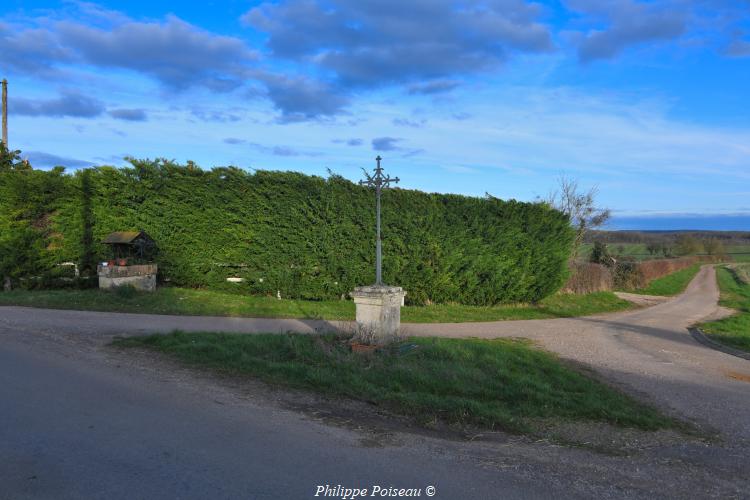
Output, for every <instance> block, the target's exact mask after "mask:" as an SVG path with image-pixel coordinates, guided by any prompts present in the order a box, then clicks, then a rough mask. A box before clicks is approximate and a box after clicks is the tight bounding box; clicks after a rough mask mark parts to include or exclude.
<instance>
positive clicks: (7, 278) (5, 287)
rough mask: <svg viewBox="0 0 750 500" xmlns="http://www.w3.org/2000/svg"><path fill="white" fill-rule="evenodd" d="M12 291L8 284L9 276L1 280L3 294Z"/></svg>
mask: <svg viewBox="0 0 750 500" xmlns="http://www.w3.org/2000/svg"><path fill="white" fill-rule="evenodd" d="M12 289H13V287H12V286H11V284H10V276H6V277H5V279H4V280H3V291H4V292H10V291H11V290H12Z"/></svg>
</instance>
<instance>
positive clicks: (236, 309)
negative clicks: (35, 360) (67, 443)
mask: <svg viewBox="0 0 750 500" xmlns="http://www.w3.org/2000/svg"><path fill="white" fill-rule="evenodd" d="M0 305H15V306H26V307H42V308H49V309H77V310H88V311H106V312H127V313H142V314H175V315H190V316H230V317H257V318H304V319H325V320H346V321H349V320H353V319H354V303H353V302H351V301H348V300H334V301H310V300H293V299H282V300H278V299H276V298H275V297H258V296H248V295H240V294H236V293H229V292H220V291H213V290H197V289H189V288H172V287H163V288H159V289H157V290H156V291H155V292H153V293H140V292H134V291H132V289H127V288H123V289H119V290H118V291H101V290H38V291H25V290H14V291H12V292H7V293H0ZM630 307H632V305H631V304H630V303H629V302H627V301H624V300H621V299H619V298H618V297H617V296H615V295H614V294H613V293H611V292H598V293H592V294H589V295H573V294H555V295H552V296H550V297H547V298H546V299H544V300H542V301H540V302H539V303H538V304H535V305H532V304H511V305H498V306H490V307H479V306H465V305H460V304H441V305H431V306H406V307H404V308H402V310H401V320H402V321H403V322H406V323H461V322H469V321H500V320H521V319H548V318H561V317H571V316H584V315H590V314H597V313H604V312H614V311H622V310H625V309H628V308H630Z"/></svg>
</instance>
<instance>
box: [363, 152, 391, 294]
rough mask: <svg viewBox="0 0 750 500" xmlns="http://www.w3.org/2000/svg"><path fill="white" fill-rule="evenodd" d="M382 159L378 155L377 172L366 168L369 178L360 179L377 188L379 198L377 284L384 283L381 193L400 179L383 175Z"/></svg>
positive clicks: (377, 204)
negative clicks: (370, 171)
mask: <svg viewBox="0 0 750 500" xmlns="http://www.w3.org/2000/svg"><path fill="white" fill-rule="evenodd" d="M380 160H382V158H381V157H380V155H378V157H377V158H375V161H376V162H378V165H377V167H375V174H374V175H370V174H369V173H367V170H365V169H364V168H363V169H362V171H363V172H364V173H365V177H366V178H367V179H366V180H364V181H359V184H360V186H367V187H374V188H375V199H376V200H377V203H376V207H377V208H376V210H375V214H376V215H375V216H376V221H377V222H376V228H377V240H376V243H375V284H376V285H382V284H383V272H382V268H383V250H382V245H381V243H380V193H381V192H382V191H383V189H384V188H387V187H390V185H391V182H393V183H397V182H398V181H399V178H398V177H395V178H392V177H390V176H385V175H383V167H381V166H380Z"/></svg>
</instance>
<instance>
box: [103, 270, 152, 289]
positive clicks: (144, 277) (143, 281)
mask: <svg viewBox="0 0 750 500" xmlns="http://www.w3.org/2000/svg"><path fill="white" fill-rule="evenodd" d="M96 272H97V274H98V275H99V288H100V289H102V290H108V289H110V288H116V287H119V286H132V287H133V288H135V289H136V290H141V291H144V292H153V291H154V290H156V273H157V272H158V266H157V265H156V264H143V265H136V266H97V268H96Z"/></svg>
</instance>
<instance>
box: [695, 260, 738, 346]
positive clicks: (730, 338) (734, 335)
mask: <svg viewBox="0 0 750 500" xmlns="http://www.w3.org/2000/svg"><path fill="white" fill-rule="evenodd" d="M742 267H743V268H744V269H738V270H731V269H728V268H726V267H720V268H719V269H718V270H717V274H716V276H717V278H718V281H719V288H721V300H720V301H719V303H720V304H721V305H722V306H725V307H731V308H732V309H735V310H737V314H736V315H734V316H730V317H729V318H724V319H722V320H719V321H712V322H710V323H703V324H702V325H700V327H701V329H702V330H703V331H704V332H706V334H707V335H708V336H709V337H711V338H712V339H714V340H716V341H717V342H721V343H722V344H725V345H728V346H730V347H734V348H736V349H742V350H744V351H748V352H750V284H748V283H747V281H744V280H743V273H744V275H745V276H747V275H748V274H750V264H745V265H743V266H742Z"/></svg>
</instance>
